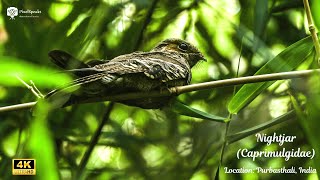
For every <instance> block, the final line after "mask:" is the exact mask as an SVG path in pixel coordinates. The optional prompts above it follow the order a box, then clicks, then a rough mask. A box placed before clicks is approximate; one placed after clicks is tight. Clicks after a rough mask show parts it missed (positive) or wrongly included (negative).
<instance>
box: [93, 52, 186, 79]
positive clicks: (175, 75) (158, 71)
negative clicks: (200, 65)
mask: <svg viewBox="0 0 320 180" xmlns="http://www.w3.org/2000/svg"><path fill="white" fill-rule="evenodd" d="M93 69H94V70H96V71H103V72H105V73H108V74H118V75H124V74H135V73H143V74H144V75H146V76H147V77H149V78H151V79H158V80H160V81H162V82H167V81H171V80H178V79H189V78H190V77H189V76H190V75H189V74H190V69H188V68H186V67H183V66H180V65H179V64H175V63H172V62H168V61H165V60H162V59H158V58H152V57H143V58H141V57H139V58H130V59H126V60H123V61H114V62H113V61H110V62H109V63H106V64H100V65H96V66H94V67H93ZM93 69H92V70H93ZM92 70H91V71H92Z"/></svg>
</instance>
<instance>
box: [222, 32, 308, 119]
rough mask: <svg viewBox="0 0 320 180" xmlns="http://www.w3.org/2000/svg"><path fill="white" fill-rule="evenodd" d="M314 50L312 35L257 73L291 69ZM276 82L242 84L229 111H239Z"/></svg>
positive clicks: (231, 102) (287, 49)
mask: <svg viewBox="0 0 320 180" xmlns="http://www.w3.org/2000/svg"><path fill="white" fill-rule="evenodd" d="M312 50H313V43H312V39H311V37H307V38H304V39H302V40H300V41H298V42H296V43H294V44H292V45H291V46H289V47H288V48H286V49H285V50H284V51H282V52H281V53H280V54H279V55H277V56H276V57H275V58H274V59H272V60H270V61H269V62H267V63H266V64H265V65H264V66H263V67H262V68H261V69H260V70H258V71H257V73H255V75H259V74H267V73H276V72H286V71H291V70H293V69H295V68H296V67H297V66H299V65H300V64H301V63H302V62H303V61H304V60H305V59H306V58H307V57H308V56H309V55H310V54H311V52H312ZM274 82H275V81H271V82H261V83H254V84H246V85H244V86H242V87H241V89H240V90H239V91H238V92H237V93H236V95H235V96H234V97H233V98H232V99H231V101H230V103H229V105H228V110H229V112H230V113H237V112H239V111H240V110H241V109H242V108H243V107H245V106H246V105H247V104H249V103H250V102H251V101H253V100H254V99H255V98H256V97H257V96H258V95H259V94H260V93H261V92H262V91H263V90H265V89H266V88H268V87H269V86H270V85H272V84H273V83H274Z"/></svg>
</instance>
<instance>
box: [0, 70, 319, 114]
mask: <svg viewBox="0 0 320 180" xmlns="http://www.w3.org/2000/svg"><path fill="white" fill-rule="evenodd" d="M314 73H320V69H314V70H302V71H290V72H281V73H272V74H262V75H255V76H247V77H239V78H231V79H224V80H217V81H210V82H204V83H198V84H191V85H186V86H177V87H172V88H169V89H163V90H161V92H160V91H150V92H148V93H145V92H135V93H125V94H119V95H113V96H104V97H96V98H91V99H87V100H84V101H78V102H74V104H84V103H94V102H102V101H114V102H119V101H124V100H132V99H142V98H152V97H164V96H172V95H180V94H183V93H187V92H192V91H199V90H205V89H213V88H218V87H226V86H235V85H240V84H249V83H258V82H265V81H275V80H284V79H294V78H304V77H308V76H310V75H312V74H314ZM34 104H36V102H29V103H24V104H18V105H12V106H6V107H0V112H5V111H9V110H10V111H13V110H21V109H26V108H31V107H32V106H34ZM15 108H18V109H15Z"/></svg>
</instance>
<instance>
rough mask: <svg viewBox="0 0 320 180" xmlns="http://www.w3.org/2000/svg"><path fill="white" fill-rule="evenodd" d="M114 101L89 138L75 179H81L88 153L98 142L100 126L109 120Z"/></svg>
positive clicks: (89, 153) (88, 156) (100, 131)
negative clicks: (89, 140)
mask: <svg viewBox="0 0 320 180" xmlns="http://www.w3.org/2000/svg"><path fill="white" fill-rule="evenodd" d="M113 105H114V103H110V104H109V106H108V108H107V110H106V113H105V114H104V116H103V118H102V120H101V122H100V124H99V126H98V128H97V130H96V131H95V133H94V135H93V136H92V138H91V142H90V144H89V146H88V149H87V150H86V152H85V154H84V155H83V158H82V159H81V162H80V165H79V169H78V170H77V174H76V176H75V179H82V178H83V177H82V175H83V174H84V173H85V171H84V170H85V167H86V166H87V163H88V160H89V158H90V155H91V153H92V151H93V149H94V147H95V146H96V144H98V141H99V137H100V135H101V133H102V128H103V126H104V125H105V124H106V123H107V121H108V120H109V115H110V113H111V110H112V108H113Z"/></svg>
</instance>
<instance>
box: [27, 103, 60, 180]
mask: <svg viewBox="0 0 320 180" xmlns="http://www.w3.org/2000/svg"><path fill="white" fill-rule="evenodd" d="M48 111H49V106H48V104H47V103H46V102H44V101H39V102H38V105H37V108H36V111H35V116H34V119H33V121H32V124H31V126H30V138H29V142H28V150H29V151H30V152H31V154H32V157H30V158H34V159H36V168H37V172H36V173H37V178H38V179H52V180H55V179H59V173H58V166H57V160H56V156H55V145H54V141H53V136H52V134H51V132H50V130H49V126H48V123H47V119H46V118H47V113H48ZM48 169H50V171H48Z"/></svg>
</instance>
